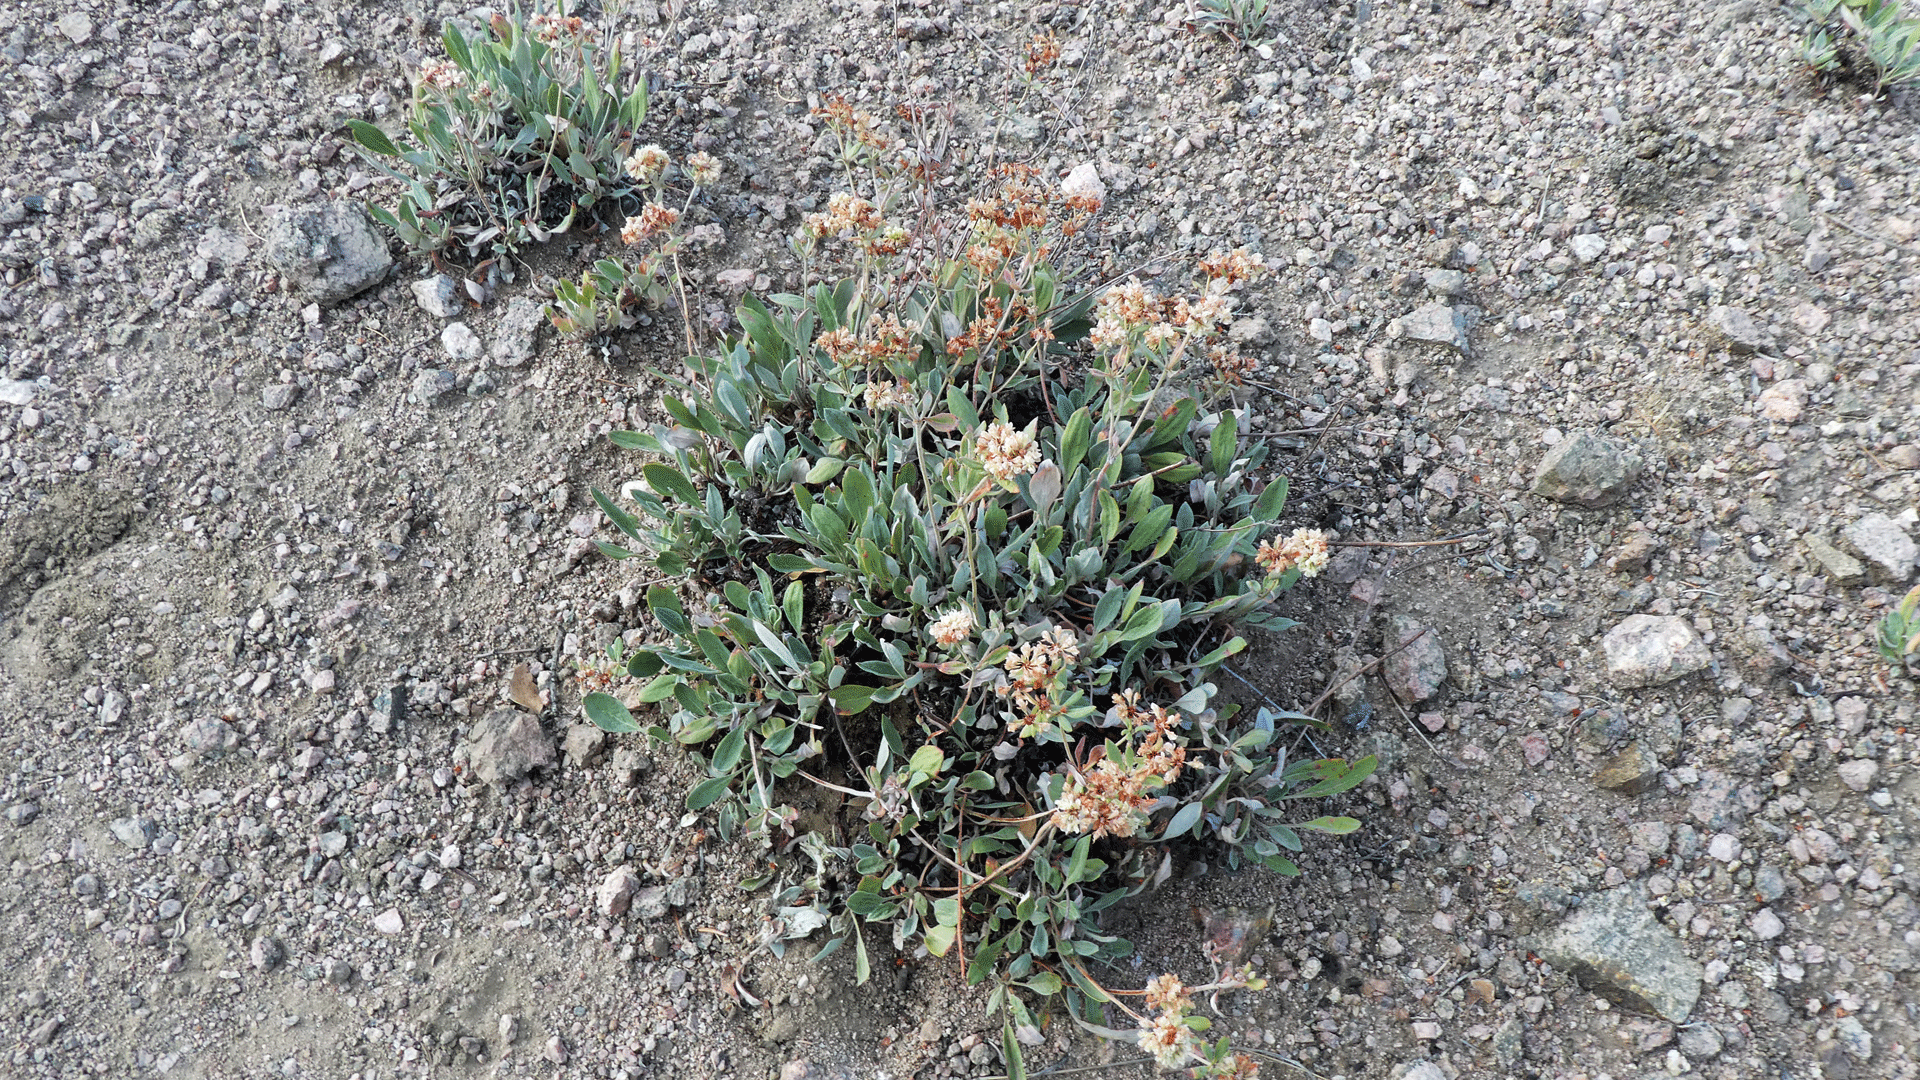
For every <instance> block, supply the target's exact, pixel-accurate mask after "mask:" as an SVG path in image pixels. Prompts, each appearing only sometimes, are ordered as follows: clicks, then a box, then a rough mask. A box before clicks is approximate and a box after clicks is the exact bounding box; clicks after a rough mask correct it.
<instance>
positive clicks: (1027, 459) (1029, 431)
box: [973, 421, 1040, 484]
mask: <svg viewBox="0 0 1920 1080" xmlns="http://www.w3.org/2000/svg"><path fill="white" fill-rule="evenodd" d="M1036 423H1037V422H1036ZM1034 428H1035V424H1028V425H1027V427H1026V430H1025V431H1018V430H1015V429H1014V426H1013V425H1012V424H1002V423H999V422H998V421H996V422H994V423H991V424H988V425H987V426H986V428H985V429H984V430H983V431H981V432H980V437H979V439H977V440H976V441H975V442H974V446H973V451H974V456H975V457H976V458H977V459H978V460H979V462H980V466H981V467H982V468H984V469H986V470H987V474H988V475H989V476H992V477H993V478H994V479H995V480H998V481H1000V482H1001V483H1003V484H1011V483H1013V478H1014V477H1016V476H1024V475H1026V474H1027V473H1030V472H1032V471H1033V470H1035V469H1037V468H1039V467H1040V447H1039V446H1037V445H1036V444H1035V440H1034Z"/></svg>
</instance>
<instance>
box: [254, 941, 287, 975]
mask: <svg viewBox="0 0 1920 1080" xmlns="http://www.w3.org/2000/svg"><path fill="white" fill-rule="evenodd" d="M247 959H248V960H249V961H250V962H251V963H252V964H253V966H254V970H256V971H272V970H273V969H274V968H277V967H279V966H280V965H281V964H282V963H283V962H285V961H286V959H287V948H286V946H284V945H282V944H280V939H279V938H276V937H257V938H254V939H253V945H252V946H250V947H249V948H248V949H247Z"/></svg>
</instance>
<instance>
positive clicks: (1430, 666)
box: [1381, 615, 1447, 704]
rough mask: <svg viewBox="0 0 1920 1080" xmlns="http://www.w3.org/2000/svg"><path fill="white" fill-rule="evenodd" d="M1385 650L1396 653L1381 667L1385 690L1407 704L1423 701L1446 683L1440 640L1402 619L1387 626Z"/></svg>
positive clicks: (1436, 692) (1395, 618)
mask: <svg viewBox="0 0 1920 1080" xmlns="http://www.w3.org/2000/svg"><path fill="white" fill-rule="evenodd" d="M1387 647H1388V648H1390V649H1397V650H1398V651H1396V652H1394V653H1393V654H1392V655H1391V656H1388V657H1387V659H1386V662H1385V663H1384V664H1383V665H1382V671H1381V677H1382V678H1384V679H1385V680H1386V683H1387V687H1388V689H1390V690H1392V691H1393V692H1394V694H1395V696H1397V697H1399V698H1400V700H1402V701H1404V702H1406V703H1407V704H1413V703H1414V702H1418V701H1425V700H1427V699H1428V698H1431V697H1433V696H1435V695H1436V694H1438V693H1439V692H1440V687H1441V686H1442V685H1444V684H1445V683H1446V681H1447V656H1446V652H1445V651H1444V650H1443V649H1442V648H1441V646H1440V636H1439V635H1438V634H1437V633H1435V632H1434V631H1433V630H1432V629H1431V628H1429V627H1427V626H1424V625H1422V624H1420V623H1418V622H1416V621H1414V620H1413V619H1410V618H1408V617H1407V616H1405V615H1395V616H1394V617H1393V618H1392V619H1391V620H1389V621H1388V624H1387Z"/></svg>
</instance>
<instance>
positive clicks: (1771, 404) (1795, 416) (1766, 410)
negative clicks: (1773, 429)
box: [1759, 379, 1807, 424]
mask: <svg viewBox="0 0 1920 1080" xmlns="http://www.w3.org/2000/svg"><path fill="white" fill-rule="evenodd" d="M1759 404H1760V415H1761V416H1764V417H1766V418H1767V419H1769V420H1772V421H1774V422H1775V423H1780V424H1791V423H1793V422H1794V421H1796V420H1799V419H1800V414H1801V413H1802V412H1803V411H1805V409H1806V404H1807V384H1806V382H1805V381H1804V380H1802V379H1782V380H1780V381H1779V382H1777V383H1774V384H1773V385H1772V386H1769V387H1767V388H1766V389H1765V390H1763V391H1761V393H1760V402H1759Z"/></svg>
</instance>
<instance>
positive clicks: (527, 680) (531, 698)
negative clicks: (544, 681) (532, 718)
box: [507, 664, 547, 716]
mask: <svg viewBox="0 0 1920 1080" xmlns="http://www.w3.org/2000/svg"><path fill="white" fill-rule="evenodd" d="M507 692H508V693H509V694H511V695H513V700H514V703H515V704H517V705H519V706H520V707H521V708H523V709H525V710H527V711H528V712H530V713H533V714H535V715H536V716H537V715H539V714H540V713H543V712H545V711H546V710H547V700H546V698H544V697H542V696H541V694H540V691H539V690H538V689H536V688H535V687H534V685H533V670H532V669H531V668H529V667H527V665H525V664H515V665H513V675H512V677H511V679H510V680H509V683H508V688H507Z"/></svg>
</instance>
